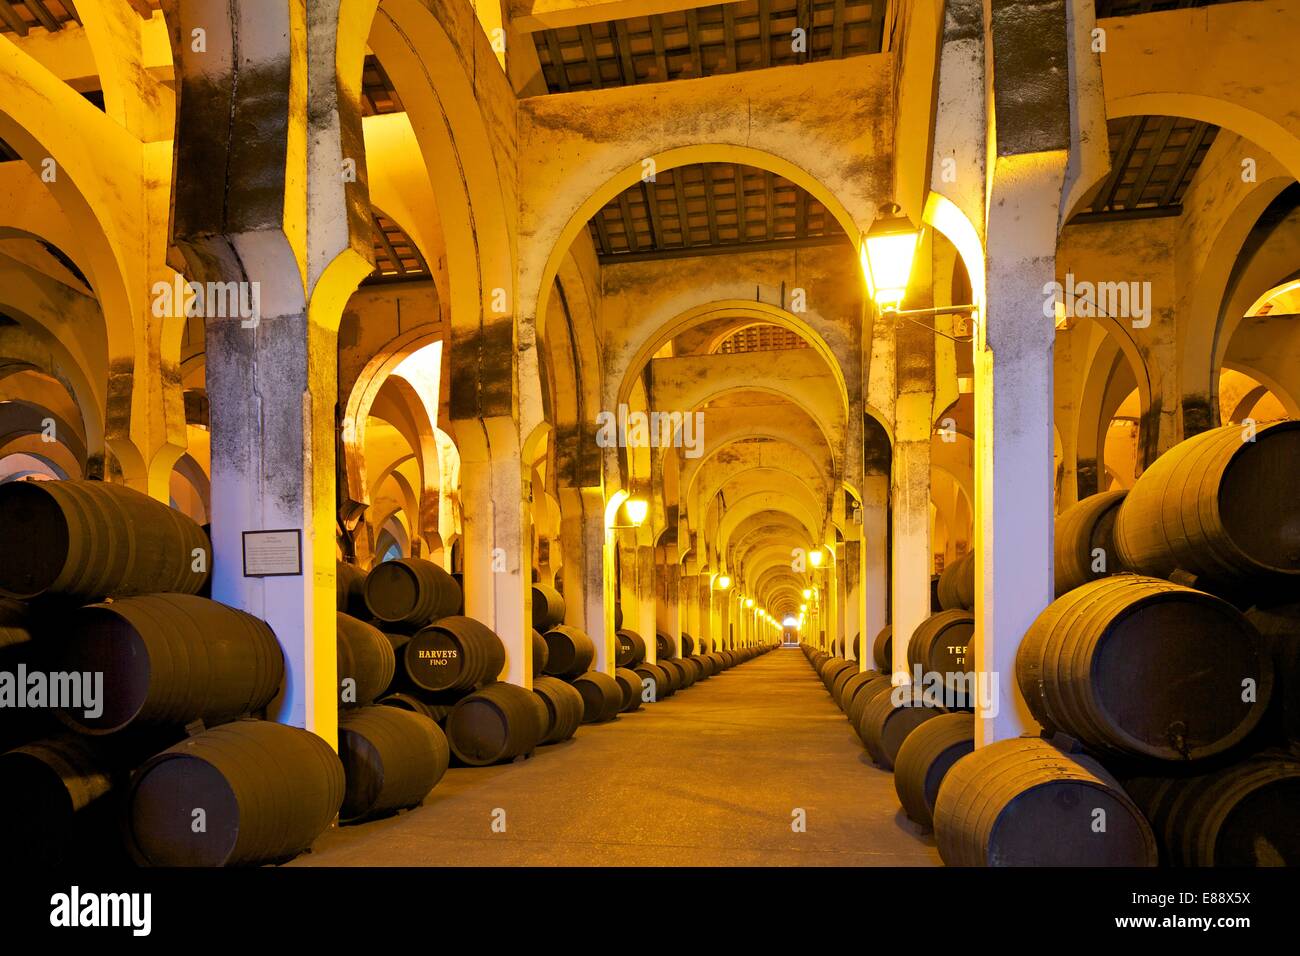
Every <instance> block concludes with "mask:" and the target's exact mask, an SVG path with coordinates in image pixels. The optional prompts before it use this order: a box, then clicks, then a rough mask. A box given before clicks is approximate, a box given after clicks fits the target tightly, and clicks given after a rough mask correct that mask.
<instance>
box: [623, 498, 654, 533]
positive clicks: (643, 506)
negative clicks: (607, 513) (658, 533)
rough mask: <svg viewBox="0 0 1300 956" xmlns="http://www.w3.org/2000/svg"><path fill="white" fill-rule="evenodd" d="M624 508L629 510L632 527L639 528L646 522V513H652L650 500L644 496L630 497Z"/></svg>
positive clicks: (628, 514) (624, 503)
mask: <svg viewBox="0 0 1300 956" xmlns="http://www.w3.org/2000/svg"><path fill="white" fill-rule="evenodd" d="M623 510H624V511H626V512H627V517H628V520H629V521H631V522H632V527H634V528H639V527H641V525H642V524H644V523H645V519H646V515H648V514H649V513H650V502H648V501H646V500H645V499H644V498H629V499H627V501H625V502H623Z"/></svg>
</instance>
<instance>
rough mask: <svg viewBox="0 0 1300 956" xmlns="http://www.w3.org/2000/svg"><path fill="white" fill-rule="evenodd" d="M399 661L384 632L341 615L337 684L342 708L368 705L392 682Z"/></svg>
mask: <svg viewBox="0 0 1300 956" xmlns="http://www.w3.org/2000/svg"><path fill="white" fill-rule="evenodd" d="M396 667H397V661H396V658H395V656H394V654H393V645H392V643H391V642H390V641H389V640H388V638H387V637H385V636H384V633H383V631H380V630H379V629H378V628H374V627H371V626H370V625H369V624H367V623H365V622H364V621H358V620H357V619H356V618H355V617H351V616H350V615H347V614H344V613H343V612H342V611H339V612H338V682H339V703H340V705H342V706H354V705H359V704H369V703H370V702H371V701H373V700H374V699H375V698H376V697H378V696H379V695H380V694H382V693H383V692H384V691H385V690H387V689H388V686H389V685H390V684H392V682H393V672H394V670H395V669H396Z"/></svg>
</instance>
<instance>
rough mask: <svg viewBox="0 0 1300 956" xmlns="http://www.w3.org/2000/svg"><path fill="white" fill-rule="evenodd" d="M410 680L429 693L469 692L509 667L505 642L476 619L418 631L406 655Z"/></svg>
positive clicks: (452, 619) (446, 621) (443, 621)
mask: <svg viewBox="0 0 1300 956" xmlns="http://www.w3.org/2000/svg"><path fill="white" fill-rule="evenodd" d="M402 662H403V664H404V666H405V667H406V673H407V676H409V677H410V678H411V680H412V681H413V682H414V683H415V685H416V686H417V687H422V688H424V689H425V690H435V691H436V690H468V689H469V688H472V687H478V686H480V685H482V684H489V683H491V682H492V681H494V680H496V679H497V677H498V676H499V675H500V674H501V671H502V669H503V668H504V667H505V666H506V649H505V645H504V644H502V643H501V638H499V637H497V635H496V632H495V631H493V630H492V628H490V627H488V626H487V625H486V624H482V623H480V622H479V621H476V620H474V619H473V618H472V617H444V618H442V619H440V620H438V621H435V622H434V623H432V624H430V625H429V626H428V627H423V628H421V629H420V630H419V631H417V632H416V633H415V634H414V635H413V636H412V637H411V639H410V640H409V641H407V643H406V647H405V649H404V650H403V652H402Z"/></svg>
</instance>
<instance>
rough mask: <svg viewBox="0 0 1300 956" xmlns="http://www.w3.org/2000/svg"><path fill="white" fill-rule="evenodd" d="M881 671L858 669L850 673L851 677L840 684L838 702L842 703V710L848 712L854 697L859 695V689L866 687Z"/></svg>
mask: <svg viewBox="0 0 1300 956" xmlns="http://www.w3.org/2000/svg"><path fill="white" fill-rule="evenodd" d="M880 676H881V674H880V671H858V672H856V673H850V674H849V679H848V680H846V681H845V682H844V683H843V684H842V685H840V696H839V699H838V700H836V703H837V704H839V705H840V710H842V711H844V712H845V713H846V714H847V713H848V712H849V707H850V706H851V705H852V703H853V698H854V697H856V696H857V694H858V691H860V690H862V688H864V687H866V686H867V684H869V683H870V682H871V681H873V680H875V679H876V678H877V677H880Z"/></svg>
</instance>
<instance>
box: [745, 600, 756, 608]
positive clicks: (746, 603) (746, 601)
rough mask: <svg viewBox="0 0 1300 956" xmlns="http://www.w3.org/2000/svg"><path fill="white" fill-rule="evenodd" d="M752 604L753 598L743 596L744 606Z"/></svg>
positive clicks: (751, 605)
mask: <svg viewBox="0 0 1300 956" xmlns="http://www.w3.org/2000/svg"><path fill="white" fill-rule="evenodd" d="M753 606H754V599H753V598H745V607H753Z"/></svg>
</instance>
